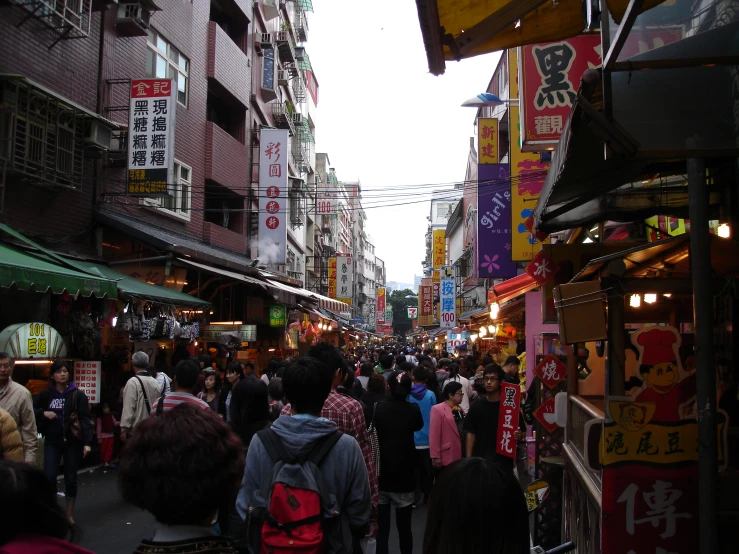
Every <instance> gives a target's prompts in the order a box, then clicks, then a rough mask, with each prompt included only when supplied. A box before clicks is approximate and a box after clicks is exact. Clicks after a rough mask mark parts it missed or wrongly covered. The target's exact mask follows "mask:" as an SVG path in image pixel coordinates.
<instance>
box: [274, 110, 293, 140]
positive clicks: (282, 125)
mask: <svg viewBox="0 0 739 554" xmlns="http://www.w3.org/2000/svg"><path fill="white" fill-rule="evenodd" d="M272 118H273V119H274V122H275V127H277V128H278V129H287V130H288V131H290V136H292V135H294V134H295V124H294V123H293V114H292V109H291V108H290V107H288V104H287V103H286V102H279V103H277V104H272Z"/></svg>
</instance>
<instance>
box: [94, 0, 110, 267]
mask: <svg viewBox="0 0 739 554" xmlns="http://www.w3.org/2000/svg"><path fill="white" fill-rule="evenodd" d="M107 13H108V8H107V6H106V7H105V8H104V9H103V11H102V12H100V43H99V46H98V78H97V88H98V89H97V96H96V102H95V113H99V114H101V115H102V113H103V83H104V82H105V81H104V79H103V55H104V52H105V14H107ZM102 163H103V162H102V159H99V160H95V165H94V166H93V167H92V208H93V209H95V204H97V199H98V179H99V178H100V173H101V171H102ZM93 236H94V239H95V250H96V252H97V254H98V256H102V253H103V230H102V228H98V229H96V230H95V234H94V235H93Z"/></svg>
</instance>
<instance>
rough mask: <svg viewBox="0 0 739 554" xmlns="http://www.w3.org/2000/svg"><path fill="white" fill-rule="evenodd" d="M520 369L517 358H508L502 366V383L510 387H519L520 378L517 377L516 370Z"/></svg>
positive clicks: (519, 361) (519, 362)
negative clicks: (503, 373) (508, 384)
mask: <svg viewBox="0 0 739 554" xmlns="http://www.w3.org/2000/svg"><path fill="white" fill-rule="evenodd" d="M520 367H521V360H519V359H518V356H508V358H506V361H505V363H504V364H503V371H504V372H505V378H504V381H505V382H506V383H510V384H511V385H520V384H521V378H520V377H519V375H518V370H519V368H520Z"/></svg>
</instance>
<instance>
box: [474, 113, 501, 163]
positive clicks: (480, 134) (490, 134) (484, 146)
mask: <svg viewBox="0 0 739 554" xmlns="http://www.w3.org/2000/svg"><path fill="white" fill-rule="evenodd" d="M498 162H500V157H499V155H498V120H497V119H495V118H494V117H478V118H477V163H478V164H480V165H481V164H497V163H498Z"/></svg>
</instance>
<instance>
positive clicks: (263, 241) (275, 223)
mask: <svg viewBox="0 0 739 554" xmlns="http://www.w3.org/2000/svg"><path fill="white" fill-rule="evenodd" d="M259 132H260V138H259V258H260V259H261V260H263V261H265V262H268V263H271V264H284V263H285V255H286V250H287V212H288V209H287V186H288V185H287V181H288V171H287V160H288V157H289V156H290V152H289V150H288V131H287V129H261V130H260V131H259Z"/></svg>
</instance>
